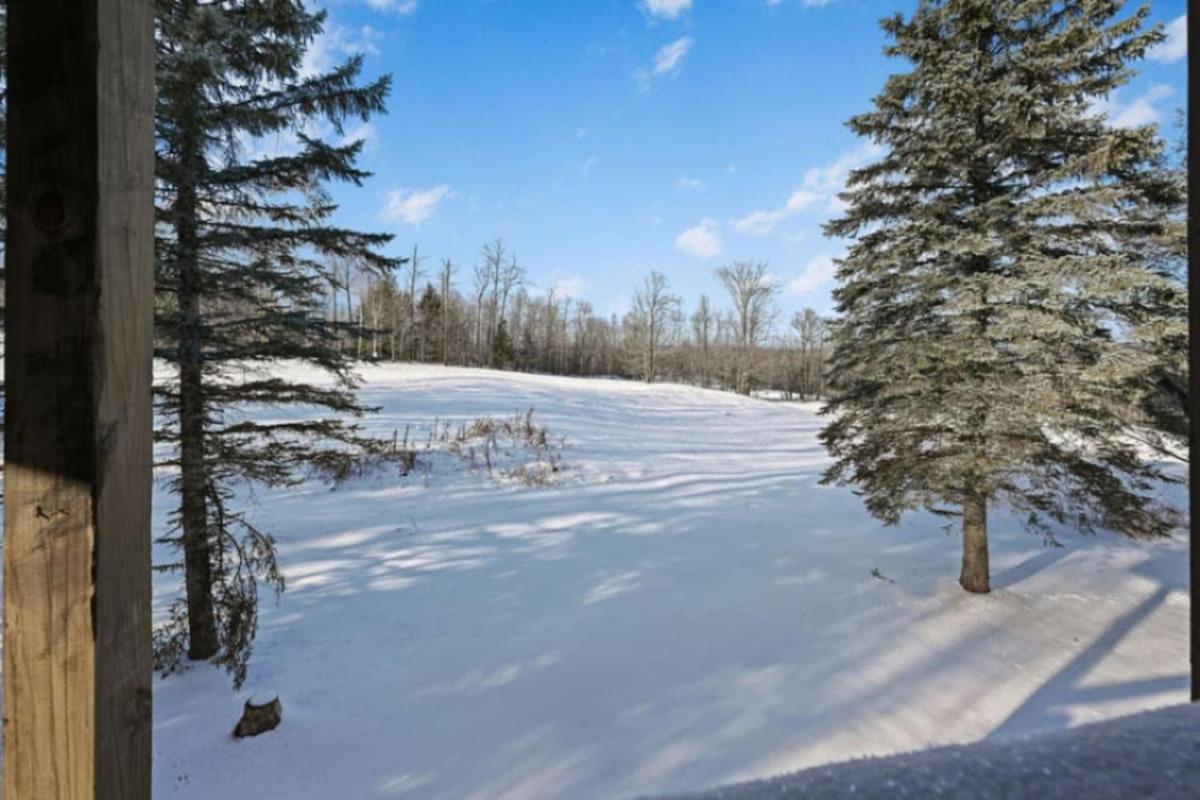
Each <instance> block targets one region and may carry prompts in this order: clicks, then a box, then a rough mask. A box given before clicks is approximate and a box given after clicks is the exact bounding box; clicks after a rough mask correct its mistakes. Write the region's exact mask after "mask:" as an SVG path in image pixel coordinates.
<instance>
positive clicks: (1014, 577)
mask: <svg viewBox="0 0 1200 800" xmlns="http://www.w3.org/2000/svg"><path fill="white" fill-rule="evenodd" d="M1069 552H1070V551H1069V550H1068V549H1067V548H1065V547H1050V548H1048V549H1047V550H1046V551H1045V552H1043V553H1038V554H1037V555H1036V556H1030V557H1029V558H1027V559H1025V560H1024V561H1022V562H1021V563H1020V564H1016V565H1014V566H1011V567H1009V568H1008V569H1006V570H1003V571H1002V572H997V573H996V574H995V575H993V576H992V588H993V589H1008V588H1010V587H1012V586H1014V585H1016V584H1018V583H1020V582H1021V581H1023V580H1025V579H1026V578H1032V577H1033V576H1034V575H1036V574H1038V573H1039V572H1041V571H1042V570H1044V569H1046V568H1048V567H1050V566H1051V565H1053V564H1056V563H1058V562H1059V561H1061V560H1062V559H1063V558H1065V557H1066V556H1067V554H1068V553H1069Z"/></svg>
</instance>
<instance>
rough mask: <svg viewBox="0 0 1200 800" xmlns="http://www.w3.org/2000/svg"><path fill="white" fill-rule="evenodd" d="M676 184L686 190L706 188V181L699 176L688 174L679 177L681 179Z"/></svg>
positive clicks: (692, 190) (694, 190)
mask: <svg viewBox="0 0 1200 800" xmlns="http://www.w3.org/2000/svg"><path fill="white" fill-rule="evenodd" d="M675 185H676V186H678V187H679V188H680V189H683V190H684V191H685V192H698V191H700V190H701V189H703V188H704V181H702V180H700V179H699V178H692V177H689V176H687V175H683V176H681V177H680V178H679V180H677V181H675Z"/></svg>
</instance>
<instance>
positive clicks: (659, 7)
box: [642, 0, 692, 19]
mask: <svg viewBox="0 0 1200 800" xmlns="http://www.w3.org/2000/svg"><path fill="white" fill-rule="evenodd" d="M691 10H692V0H642V11H644V12H645V13H646V14H648V15H650V16H651V17H656V18H658V19H676V18H677V17H679V15H680V14H684V13H686V12H688V11H691Z"/></svg>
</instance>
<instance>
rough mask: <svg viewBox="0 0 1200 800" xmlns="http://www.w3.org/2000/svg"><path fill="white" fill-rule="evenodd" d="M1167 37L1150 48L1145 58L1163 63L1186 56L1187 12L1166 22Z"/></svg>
mask: <svg viewBox="0 0 1200 800" xmlns="http://www.w3.org/2000/svg"><path fill="white" fill-rule="evenodd" d="M1166 32H1167V39H1166V41H1164V42H1163V43H1162V44H1160V45H1158V46H1157V47H1154V48H1152V49H1150V50H1149V51H1148V52H1147V53H1146V58H1148V59H1150V60H1151V61H1158V62H1161V63H1163V64H1174V63H1175V62H1176V61H1182V60H1183V59H1185V58H1187V14H1181V15H1179V16H1178V17H1176V18H1175V19H1173V20H1171V21H1170V22H1168V23H1167V26H1166Z"/></svg>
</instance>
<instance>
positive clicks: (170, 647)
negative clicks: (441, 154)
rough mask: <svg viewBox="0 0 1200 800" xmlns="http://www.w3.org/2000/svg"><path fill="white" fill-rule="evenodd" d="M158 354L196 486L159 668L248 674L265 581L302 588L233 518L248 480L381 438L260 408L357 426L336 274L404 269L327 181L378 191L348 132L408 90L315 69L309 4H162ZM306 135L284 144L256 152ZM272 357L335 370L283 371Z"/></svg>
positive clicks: (339, 70) (180, 452)
mask: <svg viewBox="0 0 1200 800" xmlns="http://www.w3.org/2000/svg"><path fill="white" fill-rule="evenodd" d="M157 5H158V29H157V36H156V39H157V47H158V107H157V112H156V118H157V137H158V170H157V172H158V176H157V177H158V220H159V232H160V240H159V242H158V247H157V252H158V263H157V284H158V309H157V311H158V313H157V320H156V324H157V336H158V345H157V356H158V357H159V358H160V359H163V360H164V361H166V362H168V363H169V364H170V365H171V367H172V368H173V371H174V379H173V380H171V381H170V382H169V384H168V385H167V386H165V387H164V388H163V390H162V392H161V394H160V397H159V412H160V415H161V418H162V419H163V420H164V421H165V424H164V425H163V426H162V427H161V428H160V439H161V440H162V441H163V442H166V443H168V444H170V445H172V446H173V453H174V455H173V456H172V457H171V458H170V459H169V461H168V462H167V463H168V464H169V465H171V466H173V467H174V468H175V471H174V477H173V478H172V488H173V489H174V491H176V492H177V493H178V494H179V498H180V504H179V508H178V510H177V511H176V513H175V514H174V517H173V521H174V529H173V531H172V533H171V534H170V536H169V540H170V541H172V542H173V543H175V544H176V545H178V546H179V547H180V548H181V550H182V553H183V563H182V565H178V564H177V565H172V566H174V567H179V566H182V567H183V569H184V573H185V581H184V582H185V588H186V602H185V603H180V604H176V606H175V607H174V609H173V610H172V614H171V624H170V625H168V626H167V627H166V628H165V629H164V630H163V631H161V632H160V637H159V641H158V645H159V647H158V654H159V657H160V666H161V667H163V668H164V669H170V668H172V667H173V666H175V665H177V664H178V663H179V659H180V658H181V657H182V655H183V653H184V651H185V650H186V653H187V656H188V657H189V658H191V659H215V661H216V662H217V663H220V664H223V665H225V666H226V667H227V668H228V669H229V670H230V671H231V672H232V673H233V675H234V680H235V683H238V684H240V682H241V681H242V680H243V679H244V676H245V669H246V660H247V658H248V656H249V652H250V645H251V642H252V640H253V638H254V634H255V630H256V625H257V591H258V581H259V580H262V579H265V580H266V581H267V582H268V583H269V584H270V585H272V586H273V587H275V588H276V589H277V590H281V589H282V586H283V581H282V578H281V577H280V574H279V572H278V570H277V569H276V565H275V547H274V542H273V540H272V538H271V537H270V536H269V535H268V534H267V533H264V532H262V531H259V530H257V529H256V528H255V527H254V526H252V525H251V524H250V522H249V521H248V519H247V518H246V516H245V515H244V513H242V512H240V511H238V510H236V509H235V508H233V507H232V504H233V502H234V500H235V487H236V486H238V485H240V484H243V483H245V482H247V481H250V482H259V483H262V484H267V485H286V484H288V483H290V482H292V481H295V480H297V478H298V469H299V468H300V467H301V466H302V465H313V466H316V467H336V465H337V464H339V463H344V459H346V458H347V452H348V448H350V447H354V446H358V445H362V444H363V443H364V442H363V440H361V439H360V438H359V436H358V434H357V432H356V428H355V426H353V425H348V424H345V423H343V422H342V421H340V420H339V419H335V418H328V419H321V418H317V419H304V420H297V421H292V422H272V423H257V422H253V421H250V420H248V419H246V418H244V417H243V416H242V415H240V414H239V413H238V411H237V409H238V407H239V406H243V405H245V404H268V405H283V404H293V403H295V404H303V405H306V406H317V407H323V408H326V409H328V410H329V411H330V412H334V413H336V414H337V415H338V416H340V417H345V416H347V415H357V414H361V413H362V412H363V411H364V410H365V409H364V407H363V406H361V405H360V404H359V403H358V402H357V401H356V400H355V398H354V394H353V391H352V390H353V388H354V385H355V378H354V376H353V374H352V373H351V371H350V365H349V363H348V361H347V357H346V356H343V355H342V353H341V352H340V351H339V349H338V347H337V346H336V331H335V330H334V328H333V326H332V325H331V324H330V323H328V322H327V321H325V319H324V317H323V314H322V307H321V301H320V299H319V298H320V295H321V291H322V288H323V286H325V285H326V284H328V283H329V281H330V277H331V276H330V274H329V268H328V266H327V264H328V263H329V261H331V260H333V259H343V260H345V259H349V260H352V261H354V262H355V263H357V264H359V265H361V266H363V267H364V268H366V269H372V270H376V271H378V272H380V273H385V272H387V271H388V270H390V269H392V268H394V267H396V266H398V265H399V263H400V262H399V261H397V260H395V259H390V258H386V257H384V256H382V255H380V253H379V248H381V247H382V246H383V245H385V244H386V243H387V242H388V241H389V240H390V238H391V237H389V236H386V235H380V234H367V233H360V232H356V231H353V230H347V229H344V228H340V227H338V226H336V225H335V224H334V223H333V222H332V215H333V214H334V211H335V210H336V206H335V205H334V203H333V202H332V201H331V199H330V197H329V195H328V193H327V190H326V189H325V186H326V185H327V184H328V183H329V182H333V181H345V182H350V183H352V184H359V183H360V182H361V181H362V180H363V179H364V178H365V177H367V173H365V172H363V171H362V170H360V169H358V168H357V167H356V166H355V161H356V159H357V157H358V155H359V152H360V149H361V146H362V143H361V142H355V143H348V144H345V143H343V144H330V143H328V142H326V141H324V140H323V138H322V135H321V132H322V131H324V132H325V133H326V134H327V135H328V137H330V138H331V139H332V140H333V141H335V142H336V141H338V140H340V139H341V137H342V135H343V133H342V123H343V122H344V121H345V120H347V119H349V118H361V119H364V120H365V119H367V118H368V117H369V116H370V115H371V114H374V113H379V112H382V111H383V110H384V100H385V97H386V95H387V92H388V87H389V82H390V79H389V78H388V77H383V78H380V79H378V80H375V81H373V82H370V83H366V84H360V82H359V75H360V72H361V68H362V59H361V57H355V58H351V59H349V60H348V61H346V62H345V63H343V64H341V65H339V66H337V67H336V68H334V69H333V70H331V71H329V72H326V73H322V74H308V73H306V72H305V71H304V70H303V67H302V60H303V58H304V54H305V52H306V50H307V49H308V48H309V47H310V46H311V45H312V43H313V40H314V39H315V38H316V37H317V36H318V35H319V34H320V33H321V31H322V27H323V25H324V23H325V13H324V12H317V11H311V10H309V9H308V7H307V6H306V4H305V3H304V2H303V1H302V0H207V1H206V2H200V0H158V2H157ZM265 137H272V139H271V141H289V140H291V141H293V142H294V145H293V146H292V147H290V148H286V147H285V148H283V149H284V150H285V152H279V153H258V152H255V145H256V144H257V143H260V142H263V141H264V140H265ZM273 359H294V360H297V361H300V362H304V363H307V364H310V365H313V366H315V367H318V368H320V369H322V370H325V371H326V372H328V373H329V374H331V375H332V376H333V378H334V380H333V382H332V384H330V385H326V384H320V385H318V384H315V383H307V382H303V381H299V380H293V379H289V378H284V377H280V376H278V375H277V374H273V373H272V371H271V370H270V369H269V366H268V365H269V361H270V360H273Z"/></svg>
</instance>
